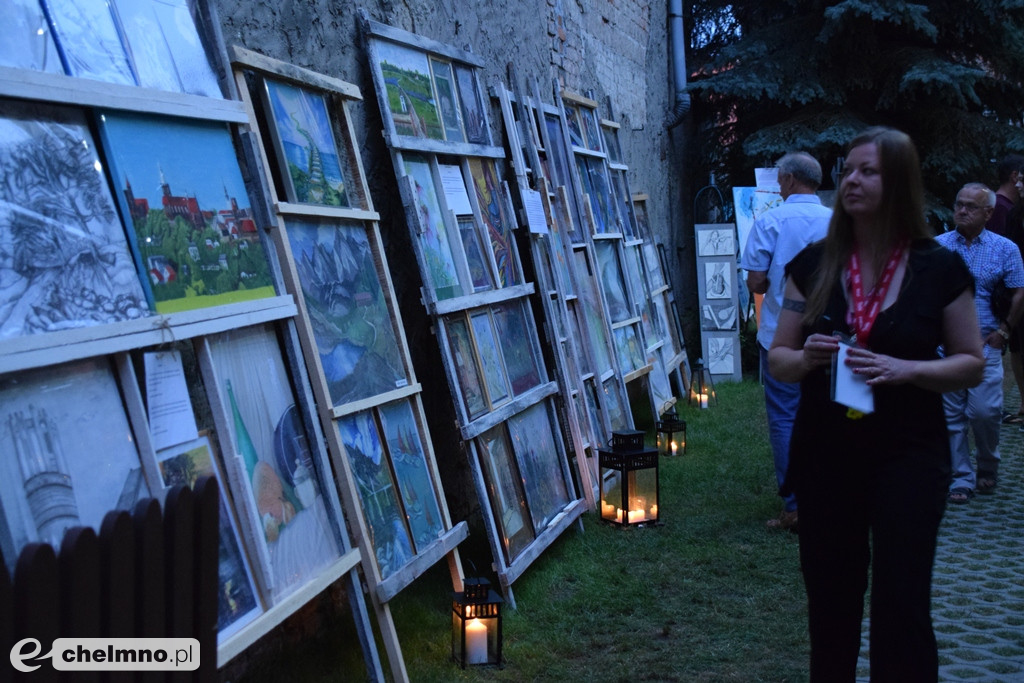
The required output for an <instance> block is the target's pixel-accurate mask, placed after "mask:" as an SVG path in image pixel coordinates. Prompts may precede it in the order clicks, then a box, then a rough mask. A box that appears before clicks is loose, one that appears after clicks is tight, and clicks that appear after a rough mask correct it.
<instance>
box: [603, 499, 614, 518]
mask: <svg viewBox="0 0 1024 683" xmlns="http://www.w3.org/2000/svg"><path fill="white" fill-rule="evenodd" d="M614 516H615V506H614V505H612V504H611V503H605V502H604V501H602V502H601V519H611V518H612V517H614Z"/></svg>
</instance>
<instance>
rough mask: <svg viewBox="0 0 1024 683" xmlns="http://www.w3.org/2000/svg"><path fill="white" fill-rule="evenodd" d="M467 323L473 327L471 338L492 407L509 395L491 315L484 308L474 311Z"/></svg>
mask: <svg viewBox="0 0 1024 683" xmlns="http://www.w3.org/2000/svg"><path fill="white" fill-rule="evenodd" d="M469 324H470V325H471V326H472V328H473V340H474V342H475V345H476V351H477V354H478V356H479V358H480V367H481V370H482V374H483V377H484V382H485V383H486V384H487V394H488V396H489V397H490V402H491V407H492V408H493V407H494V406H495V405H497V404H499V403H501V402H502V401H504V400H505V399H507V398H508V397H509V393H508V392H509V387H508V382H507V381H506V379H505V378H506V373H505V365H504V363H503V362H502V359H501V351H500V350H499V349H498V340H497V339H496V338H495V336H494V327H493V326H492V325H491V315H490V313H489V312H488V311H486V310H484V311H480V312H477V313H474V314H472V315H470V316H469Z"/></svg>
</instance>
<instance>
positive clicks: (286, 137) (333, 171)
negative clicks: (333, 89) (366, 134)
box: [262, 78, 350, 206]
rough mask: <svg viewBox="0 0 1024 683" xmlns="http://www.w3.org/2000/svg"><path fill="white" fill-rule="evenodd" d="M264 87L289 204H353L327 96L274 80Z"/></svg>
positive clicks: (268, 81) (264, 96)
mask: <svg viewBox="0 0 1024 683" xmlns="http://www.w3.org/2000/svg"><path fill="white" fill-rule="evenodd" d="M263 84H264V89H263V93H262V94H263V98H264V111H267V112H269V113H270V119H271V125H270V126H269V128H270V133H271V135H270V137H271V138H272V139H273V142H274V150H275V152H276V157H277V162H278V166H279V167H280V175H281V179H282V181H283V183H284V186H285V196H287V198H288V201H290V202H299V203H303V204H321V205H323V206H350V204H349V200H348V194H347V193H346V192H345V172H344V170H343V168H342V167H343V162H342V159H343V158H344V156H343V155H342V154H341V153H340V151H339V149H338V143H337V140H336V139H335V136H334V129H333V125H332V123H331V115H330V112H329V111H328V108H327V98H326V97H325V95H324V94H323V93H321V92H314V91H311V90H308V89H306V88H300V87H298V86H294V85H291V84H289V83H285V82H283V81H277V80H273V79H270V78H267V79H264V81H263Z"/></svg>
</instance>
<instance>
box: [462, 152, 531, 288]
mask: <svg viewBox="0 0 1024 683" xmlns="http://www.w3.org/2000/svg"><path fill="white" fill-rule="evenodd" d="M469 170H470V173H471V174H472V176H473V186H474V187H475V188H476V198H477V202H478V204H479V206H480V216H481V218H483V221H484V226H485V227H486V229H487V237H488V239H489V241H490V245H491V252H492V253H493V254H494V263H495V265H497V267H498V286H499V287H511V286H512V285H518V284H520V278H519V269H518V268H517V267H516V266H517V263H516V256H515V248H514V246H513V243H512V224H511V222H510V221H509V218H508V216H507V215H506V213H505V195H504V192H503V190H502V188H501V185H500V184H499V183H498V175H497V170H496V169H495V167H494V162H493V161H492V160H489V159H478V158H470V159H469Z"/></svg>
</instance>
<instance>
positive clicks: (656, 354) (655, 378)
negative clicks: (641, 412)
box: [647, 349, 675, 415]
mask: <svg viewBox="0 0 1024 683" xmlns="http://www.w3.org/2000/svg"><path fill="white" fill-rule="evenodd" d="M647 362H648V364H650V365H652V366H653V368H652V369H651V372H650V373H648V375H647V380H648V383H649V386H650V389H651V398H653V399H654V406H655V408H656V412H657V413H658V415H661V413H663V412H664V411H665V409H666V408H667V407H668V406H669V405H670V404H671V403H672V400H673V399H674V398H675V396H673V394H672V387H671V384H670V382H669V380H668V370H667V369H666V368H665V360H664V359H663V358H662V355H661V349H655V350H654V351H653V352H651V353H648V354H647Z"/></svg>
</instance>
